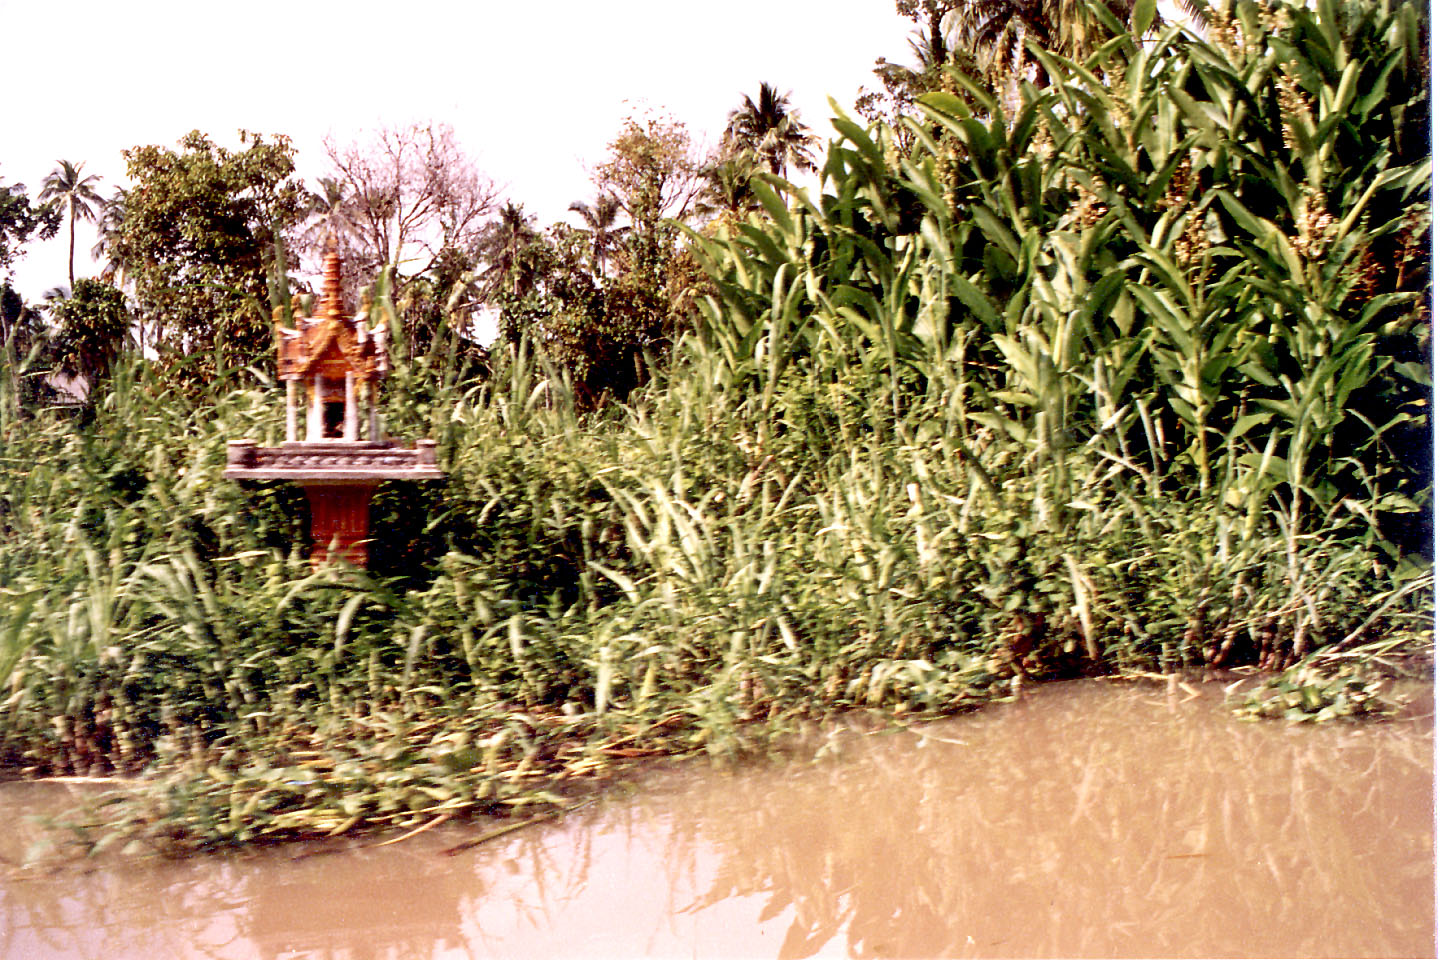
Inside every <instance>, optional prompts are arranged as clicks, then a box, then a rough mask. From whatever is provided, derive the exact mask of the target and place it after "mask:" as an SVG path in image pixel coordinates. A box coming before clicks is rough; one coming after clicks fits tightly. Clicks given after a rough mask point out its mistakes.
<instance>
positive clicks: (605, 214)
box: [570, 193, 629, 276]
mask: <svg viewBox="0 0 1440 960" xmlns="http://www.w3.org/2000/svg"><path fill="white" fill-rule="evenodd" d="M570 209H571V210H574V211H575V212H576V213H578V214H580V219H581V220H584V221H585V230H586V232H587V233H589V234H590V252H591V257H592V258H593V260H594V263H595V269H596V272H597V273H599V274H601V275H602V276H603V275H604V273H605V262H606V259H607V258H608V257H609V255H610V251H611V250H612V249H614V247H615V245H616V244H617V243H619V241H620V239H621V238H622V237H624V236H625V233H626V232H627V231H628V230H629V228H628V227H622V226H620V225H619V223H618V221H619V219H620V213H621V211H622V210H623V209H624V207H623V205H622V204H621V203H620V198H619V197H617V196H615V194H613V193H602V194H600V196H598V197H596V198H595V205H594V206H593V207H592V206H591V205H590V204H588V203H582V202H580V201H576V202H575V203H572V204H570Z"/></svg>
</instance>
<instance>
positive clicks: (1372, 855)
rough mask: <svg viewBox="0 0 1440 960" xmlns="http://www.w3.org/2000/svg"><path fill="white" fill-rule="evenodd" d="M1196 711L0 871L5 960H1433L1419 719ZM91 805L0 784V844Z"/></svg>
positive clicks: (1036, 718) (1122, 710)
mask: <svg viewBox="0 0 1440 960" xmlns="http://www.w3.org/2000/svg"><path fill="white" fill-rule="evenodd" d="M1187 696H1188V695H1187V694H1186V693H1185V692H1183V691H1176V692H1174V693H1167V692H1166V690H1165V689H1164V688H1163V687H1153V686H1148V685H1147V686H1134V685H1123V684H1117V683H1100V682H1076V683H1069V684H1062V685H1055V686H1051V687H1046V688H1042V689H1039V690H1035V691H1030V692H1027V693H1026V695H1025V696H1024V697H1023V698H1022V699H1021V700H1020V701H1018V702H1015V703H1007V704H998V705H995V706H992V707H988V708H986V709H983V710H981V711H978V712H976V713H974V714H970V715H968V716H964V717H958V718H955V719H951V720H946V721H942V722H938V723H932V724H928V725H924V726H920V727H912V728H909V729H904V730H887V731H884V732H878V733H859V732H855V731H844V732H836V733H833V734H829V735H826V736H823V737H817V738H816V739H815V741H814V742H813V743H812V744H811V745H810V746H809V747H807V748H806V750H805V751H804V754H803V756H802V757H801V758H799V759H796V758H794V757H792V758H791V759H789V760H788V761H786V762H783V763H782V762H765V763H758V764H754V765H750V766H747V767H745V768H743V769H739V770H736V769H733V768H730V769H722V768H718V767H713V766H711V765H710V764H708V763H707V762H705V761H700V762H698V763H689V764H686V765H684V766H682V767H680V768H679V769H675V770H661V771H655V772H652V773H650V774H647V775H646V776H645V777H643V778H642V779H641V781H640V783H639V785H638V786H637V787H636V788H635V789H634V790H633V791H626V792H625V793H624V794H623V795H622V794H621V793H619V792H616V793H613V794H611V795H609V796H608V797H607V798H606V799H605V800H603V801H602V802H600V803H597V804H595V805H593V806H591V807H589V808H586V809H585V810H582V811H579V812H577V813H574V814H572V815H570V816H569V817H567V818H565V819H563V820H559V821H555V822H551V823H548V824H542V825H538V826H534V827H529V828H526V829H524V830H520V831H517V832H514V833H511V834H508V835H506V836H504V837H501V838H499V839H496V840H493V841H490V842H489V843H487V844H485V845H482V846H480V847H477V848H475V849H473V850H469V851H466V852H464V853H461V854H458V855H456V856H444V855H443V854H442V853H441V851H442V850H443V849H445V848H447V847H451V846H454V845H455V844H457V843H460V842H462V841H463V840H465V839H466V838H467V837H471V836H474V835H475V834H476V833H477V832H478V830H479V828H468V829H466V828H457V829H454V830H449V829H448V828H444V827H442V828H440V829H437V830H433V831H430V832H428V833H425V834H422V835H419V836H416V837H414V838H412V839H409V840H405V841H404V842H402V843H398V844H394V845H391V846H386V847H376V846H365V847H360V846H352V847H350V848H348V849H344V850H342V851H340V852H329V850H330V849H332V848H327V851H326V852H323V853H319V854H315V853H314V852H313V850H308V849H307V850H303V851H302V850H301V849H300V848H293V847H292V848H287V849H283V850H268V851H263V852H260V853H252V854H246V855H242V856H232V857H207V858H198V859H194V860H190V861H184V862H177V863H168V862H151V861H146V862H127V861H107V862H105V863H102V864H98V865H94V866H92V867H88V868H87V867H76V866H73V865H72V866H67V867H64V868H61V869H58V870H55V869H42V870H37V869H34V868H32V869H25V870H19V869H13V868H8V867H4V866H3V864H0V871H4V872H3V873H0V957H3V958H6V960H9V958H16V960H18V958H25V960H34V958H47V957H95V958H129V957H133V958H144V960H152V958H161V957H165V958H168V957H219V958H260V957H263V958H292V957H324V958H335V960H342V958H343V960H369V958H376V960H378V958H386V960H391V958H394V960H399V958H441V957H444V958H450V957H454V958H461V957H467V958H468V957H506V958H523V957H652V956H653V957H741V958H748V957H779V958H799V957H970V956H982V957H1000V956H1048V957H1088V956H1157V957H1158V956H1207V957H1219V956H1305V957H1324V956H1367V957H1380V956H1400V957H1426V956H1429V957H1433V956H1435V955H1436V954H1435V946H1436V945H1435V906H1436V904H1435V835H1434V824H1435V811H1434V796H1435V794H1434V740H1433V736H1434V735H1433V720H1432V719H1430V718H1428V717H1426V718H1418V719H1409V720H1404V721H1397V722H1393V723H1387V724H1374V725H1364V726H1338V725H1337V726H1329V727H1321V728H1310V727H1295V726H1286V725H1284V724H1280V723H1265V724H1254V723H1241V722H1238V721H1236V720H1234V719H1233V718H1232V717H1230V716H1229V714H1228V713H1227V712H1226V711H1225V710H1224V708H1223V705H1222V703H1221V701H1220V691H1219V689H1218V688H1216V687H1214V686H1207V687H1205V688H1202V689H1201V691H1200V695H1199V696H1197V697H1194V698H1190V699H1187ZM81 789H83V788H82V787H80V786H67V785H62V784H9V785H5V786H3V787H0V822H3V823H4V824H5V826H4V827H0V857H4V858H5V860H6V861H7V862H10V863H15V862H18V860H19V859H20V858H22V857H23V855H24V850H25V848H26V846H27V845H28V844H29V843H30V842H31V841H32V840H33V839H34V838H35V837H36V836H37V835H38V831H39V830H40V828H39V827H38V826H37V825H33V824H31V823H30V822H29V821H27V820H24V819H23V815H24V814H25V813H26V812H27V811H29V812H35V811H53V810H56V809H58V808H60V807H62V806H63V805H65V804H66V803H68V802H71V801H72V800H73V798H74V793H73V792H74V791H79V790H81ZM301 852H305V853H310V854H312V855H307V856H299V857H297V853H301Z"/></svg>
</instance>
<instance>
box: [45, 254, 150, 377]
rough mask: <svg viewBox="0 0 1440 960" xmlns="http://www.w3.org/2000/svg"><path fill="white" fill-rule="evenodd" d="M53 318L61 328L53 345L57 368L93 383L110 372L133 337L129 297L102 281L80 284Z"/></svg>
mask: <svg viewBox="0 0 1440 960" xmlns="http://www.w3.org/2000/svg"><path fill="white" fill-rule="evenodd" d="M51 318H52V319H53V320H55V321H56V322H58V323H59V325H60V329H59V330H58V331H56V332H55V334H54V335H53V338H52V340H51V344H50V354H51V358H52V361H53V362H54V364H55V366H56V367H57V368H58V369H60V370H63V371H65V372H66V373H67V374H70V375H71V376H84V377H86V378H87V379H88V380H89V381H90V382H92V383H93V382H94V381H96V380H98V379H100V378H103V377H105V376H106V375H107V374H108V373H109V372H110V368H111V367H112V366H113V365H114V363H115V361H116V359H117V358H118V357H119V356H120V352H121V350H122V349H124V346H125V343H126V341H127V340H128V339H129V335H130V324H131V318H130V311H129V310H128V309H127V307H126V304H125V295H124V294H123V293H122V292H121V291H119V290H117V289H116V288H115V287H112V286H110V285H109V284H107V283H101V282H100V281H98V280H87V279H85V278H83V277H82V278H81V279H79V280H77V281H76V282H75V292H74V293H73V294H71V295H70V296H69V297H67V298H66V299H64V300H60V301H58V302H57V303H56V304H55V306H54V308H53V309H52V311H51Z"/></svg>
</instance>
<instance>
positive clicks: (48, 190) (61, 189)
mask: <svg viewBox="0 0 1440 960" xmlns="http://www.w3.org/2000/svg"><path fill="white" fill-rule="evenodd" d="M83 169H85V164H83V163H79V164H75V163H71V162H70V161H69V160H61V161H60V166H58V167H56V168H55V169H54V171H52V172H51V174H50V175H49V176H48V177H46V178H45V180H44V182H43V183H42V184H41V186H42V187H43V189H42V190H41V191H40V197H39V199H40V201H41V202H42V203H61V202H63V203H64V204H65V206H66V207H67V208H68V211H69V214H70V217H69V219H70V286H71V288H72V289H73V288H74V286H75V218H76V217H77V216H78V217H82V218H84V219H86V220H89V221H91V222H94V220H95V215H96V213H97V212H98V211H100V210H103V209H104V208H105V198H104V197H102V196H100V194H98V193H96V192H95V184H97V183H99V182H100V178H99V177H97V176H94V175H91V176H88V177H81V176H80V171H81V170H83Z"/></svg>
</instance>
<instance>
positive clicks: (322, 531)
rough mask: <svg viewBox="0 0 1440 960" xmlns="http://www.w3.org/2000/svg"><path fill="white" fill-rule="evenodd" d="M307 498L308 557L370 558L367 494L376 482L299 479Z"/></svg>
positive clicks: (321, 559)
mask: <svg viewBox="0 0 1440 960" xmlns="http://www.w3.org/2000/svg"><path fill="white" fill-rule="evenodd" d="M301 486H302V487H304V488H305V499H306V500H309V501H310V559H311V560H312V561H314V562H315V564H316V565H317V566H318V565H320V564H322V563H324V562H325V561H326V560H328V559H330V558H331V557H334V558H336V559H341V560H347V561H349V562H350V563H352V564H354V565H355V566H357V567H363V566H365V565H366V564H367V563H369V561H370V497H371V495H372V494H373V493H374V492H375V488H376V487H377V486H379V484H378V483H373V482H372V483H365V482H360V483H314V482H311V483H302V484H301Z"/></svg>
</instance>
